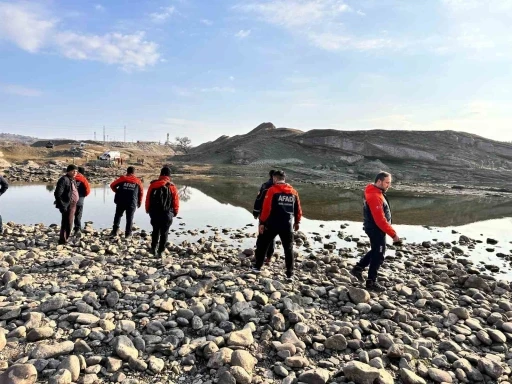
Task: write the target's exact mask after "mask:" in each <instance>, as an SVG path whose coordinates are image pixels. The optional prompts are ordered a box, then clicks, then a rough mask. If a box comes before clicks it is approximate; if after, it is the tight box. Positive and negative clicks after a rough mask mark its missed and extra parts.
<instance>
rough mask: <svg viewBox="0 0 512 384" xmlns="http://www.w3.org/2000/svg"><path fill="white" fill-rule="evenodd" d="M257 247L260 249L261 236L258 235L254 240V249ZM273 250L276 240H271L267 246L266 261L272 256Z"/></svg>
mask: <svg viewBox="0 0 512 384" xmlns="http://www.w3.org/2000/svg"><path fill="white" fill-rule="evenodd" d="M259 247H261V235H258V237H257V238H256V249H258V248H259ZM275 250H276V239H274V240H272V242H271V243H270V245H269V246H268V250H267V255H266V258H267V260H270V259H271V258H272V255H273V254H274V252H275Z"/></svg>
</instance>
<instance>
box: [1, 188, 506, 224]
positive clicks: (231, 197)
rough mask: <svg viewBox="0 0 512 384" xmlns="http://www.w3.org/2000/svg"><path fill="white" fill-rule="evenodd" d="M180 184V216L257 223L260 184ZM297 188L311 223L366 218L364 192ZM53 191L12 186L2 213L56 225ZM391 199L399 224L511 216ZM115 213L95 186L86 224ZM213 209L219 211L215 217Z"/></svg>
mask: <svg viewBox="0 0 512 384" xmlns="http://www.w3.org/2000/svg"><path fill="white" fill-rule="evenodd" d="M176 184H177V185H178V190H179V195H180V199H181V203H182V204H181V206H182V209H181V211H180V214H183V215H184V216H185V214H184V213H183V212H185V211H194V212H197V211H198V209H199V207H204V208H203V210H202V211H200V216H198V218H200V220H199V221H198V222H199V223H200V224H201V225H204V224H205V223H207V224H212V225H222V226H232V227H233V226H234V223H235V222H237V223H241V224H242V225H244V224H247V222H248V221H247V220H250V221H252V219H251V218H252V214H251V212H252V208H253V203H254V199H255V197H256V194H257V192H258V189H259V186H260V180H252V181H246V180H243V179H220V178H209V179H201V180H195V179H192V180H179V179H178V180H176ZM296 188H297V190H298V191H299V194H300V197H301V202H302V207H303V210H304V216H305V217H306V218H307V219H310V220H319V221H340V220H348V221H356V222H360V221H361V220H362V192H361V191H353V190H343V189H339V188H332V187H319V186H314V185H310V184H298V185H296ZM53 190H54V185H22V186H17V185H12V186H11V188H10V189H9V191H8V192H7V193H6V194H5V195H4V196H2V200H1V201H0V210H1V211H2V215H3V216H4V218H5V219H6V220H12V221H15V222H19V223H39V222H43V223H45V224H51V223H52V222H57V221H58V217H59V215H58V212H57V210H56V209H55V206H54V205H53V200H54V199H53ZM45 191H46V192H45ZM48 192H50V193H48ZM388 195H389V197H390V201H391V206H392V210H393V222H394V223H395V224H402V225H403V224H405V225H428V226H437V227H447V226H459V225H465V224H469V223H474V222H479V221H484V220H491V219H499V218H504V217H512V201H511V200H510V199H508V198H504V197H496V196H446V195H420V194H410V193H409V194H407V193H401V192H398V191H393V190H391V191H390V192H389V194H388ZM237 207H241V208H243V210H240V209H239V208H237ZM232 209H234V210H236V213H234V212H230V214H229V215H227V216H225V215H224V212H228V211H231V210H232ZM114 210H115V206H114V193H113V192H112V191H111V189H110V187H109V185H108V184H105V185H101V186H96V187H93V188H92V190H91V194H90V195H89V196H88V197H87V198H86V199H85V209H84V220H93V221H94V222H95V223H96V225H98V224H99V225H100V226H102V227H108V226H110V225H111V221H112V219H113V215H114ZM214 211H217V212H216V213H215V214H214V213H213V212H214ZM242 212H243V213H242ZM195 214H196V213H194V215H195ZM219 217H226V221H225V222H223V221H222V220H220V219H219ZM135 219H136V221H139V222H141V223H146V222H147V223H148V224H149V220H147V215H146V214H145V212H144V210H143V209H139V210H138V211H137V213H136V216H135ZM187 221H188V220H187ZM250 221H249V222H250ZM144 225H145V224H144Z"/></svg>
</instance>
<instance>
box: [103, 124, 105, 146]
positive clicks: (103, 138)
mask: <svg viewBox="0 0 512 384" xmlns="http://www.w3.org/2000/svg"><path fill="white" fill-rule="evenodd" d="M103 144H105V126H103Z"/></svg>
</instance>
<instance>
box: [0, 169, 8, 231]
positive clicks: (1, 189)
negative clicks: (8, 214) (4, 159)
mask: <svg viewBox="0 0 512 384" xmlns="http://www.w3.org/2000/svg"><path fill="white" fill-rule="evenodd" d="M8 189H9V184H8V183H7V180H5V179H4V178H3V177H2V176H0V196H2V195H3V194H4V193H5V191H7V190H8ZM3 233H4V224H3V221H2V216H1V215H0V235H1V234H3Z"/></svg>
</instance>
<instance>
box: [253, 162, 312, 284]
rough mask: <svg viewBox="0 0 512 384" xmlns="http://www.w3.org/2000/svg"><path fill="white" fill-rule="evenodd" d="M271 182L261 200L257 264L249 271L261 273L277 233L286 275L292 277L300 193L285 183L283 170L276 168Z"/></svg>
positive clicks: (288, 277)
mask: <svg viewBox="0 0 512 384" xmlns="http://www.w3.org/2000/svg"><path fill="white" fill-rule="evenodd" d="M272 178H273V180H274V185H272V186H271V187H270V188H269V190H268V191H267V194H266V196H265V200H264V201H263V209H262V210H261V215H260V225H259V234H260V236H261V238H260V240H259V242H258V246H257V248H256V263H255V264H254V265H253V268H252V272H253V273H260V271H261V267H262V266H263V262H264V260H265V256H266V254H267V251H268V248H269V246H270V244H271V243H272V241H274V239H275V238H276V236H278V235H279V238H280V239H281V243H282V245H283V249H284V256H285V264H286V278H287V280H288V281H292V280H293V267H294V265H293V264H294V260H293V231H294V230H295V231H298V230H299V224H300V220H301V218H302V208H301V206H300V199H299V194H298V193H297V191H296V190H295V189H294V188H293V187H292V186H291V185H290V184H287V183H286V175H285V173H284V171H275V172H274V175H273V177H272Z"/></svg>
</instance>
